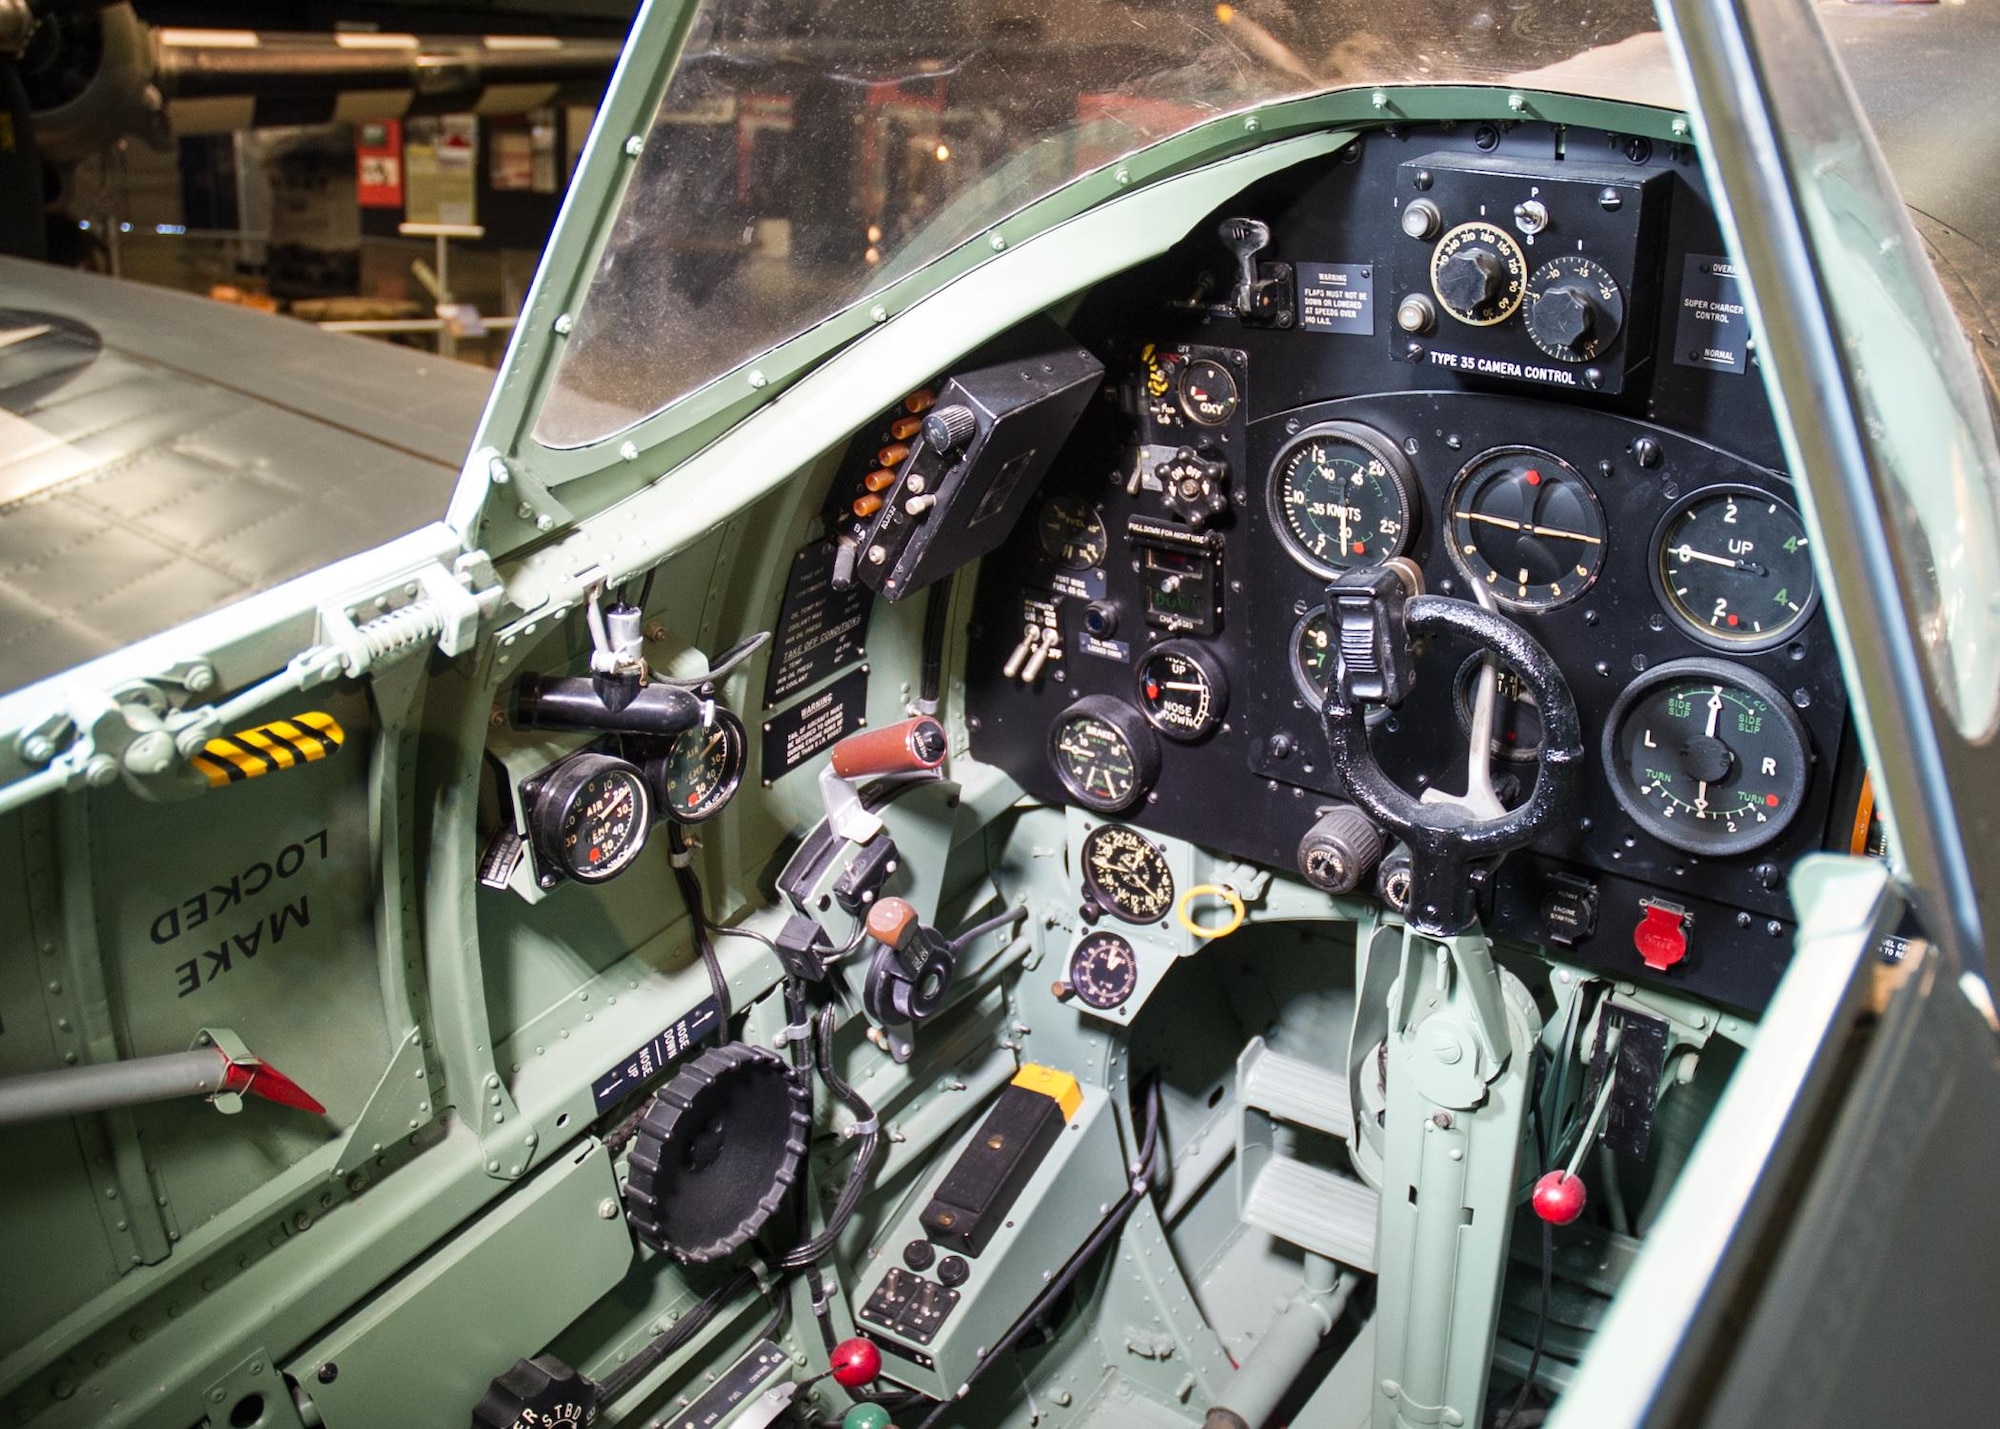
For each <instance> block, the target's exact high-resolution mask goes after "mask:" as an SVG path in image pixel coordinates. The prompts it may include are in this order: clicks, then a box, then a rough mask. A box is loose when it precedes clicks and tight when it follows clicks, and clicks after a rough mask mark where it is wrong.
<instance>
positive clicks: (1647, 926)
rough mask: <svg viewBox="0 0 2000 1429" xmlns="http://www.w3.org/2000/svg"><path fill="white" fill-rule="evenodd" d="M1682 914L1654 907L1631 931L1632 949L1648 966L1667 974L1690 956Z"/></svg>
mask: <svg viewBox="0 0 2000 1429" xmlns="http://www.w3.org/2000/svg"><path fill="white" fill-rule="evenodd" d="M1681 916H1682V915H1681V914H1679V913H1678V912H1676V911H1674V910H1673V909H1671V908H1663V907H1661V906H1660V905H1659V904H1657V903H1656V904H1654V905H1653V906H1652V907H1650V908H1648V909H1647V910H1646V916H1645V917H1643V918H1641V919H1640V920H1639V926H1638V927H1636V928H1634V929H1633V930H1632V946H1633V947H1635V948H1637V949H1638V950H1639V956H1640V957H1641V958H1643V959H1644V960H1645V963H1646V966H1647V967H1649V968H1653V969H1655V970H1657V971H1659V972H1665V971H1666V970H1667V969H1668V968H1670V967H1672V966H1673V965H1674V964H1675V963H1677V962H1679V961H1680V960H1681V959H1682V958H1684V957H1686V956H1687V955H1688V940H1687V934H1686V933H1685V932H1684V931H1682V927H1681Z"/></svg>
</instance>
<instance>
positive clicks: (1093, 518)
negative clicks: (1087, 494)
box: [1035, 496, 1110, 571]
mask: <svg viewBox="0 0 2000 1429" xmlns="http://www.w3.org/2000/svg"><path fill="white" fill-rule="evenodd" d="M1035 537H1036V539H1037V540H1039V541H1040V542H1041V543H1042V554H1043V555H1045V556H1047V557H1048V558H1049V559H1050V560H1052V561H1054V562H1055V563H1056V564H1057V565H1059V566H1061V567H1062V568H1063V569H1064V570H1066V571H1087V570H1089V569H1090V568H1091V567H1092V566H1096V565H1102V564H1103V563H1104V553H1105V551H1106V550H1107V549H1108V548H1109V545H1110V543H1109V541H1108V540H1107V539H1106V537H1105V534H1104V518H1103V517H1101V516H1099V515H1098V514H1097V508H1096V507H1095V506H1092V505H1091V504H1090V503H1089V502H1088V501H1085V500H1084V499H1083V498H1082V497H1080V496H1058V497H1056V498H1054V499H1053V500H1052V501H1050V502H1048V504H1047V505H1045V506H1043V507H1042V514H1041V516H1040V518H1039V519H1038V520H1037V521H1036V522H1035Z"/></svg>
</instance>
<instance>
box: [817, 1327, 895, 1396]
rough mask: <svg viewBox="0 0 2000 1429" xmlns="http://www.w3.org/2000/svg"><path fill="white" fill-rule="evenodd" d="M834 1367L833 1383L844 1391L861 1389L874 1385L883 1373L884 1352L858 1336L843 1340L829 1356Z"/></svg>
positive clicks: (871, 1342)
mask: <svg viewBox="0 0 2000 1429" xmlns="http://www.w3.org/2000/svg"><path fill="white" fill-rule="evenodd" d="M827 1359H828V1360H829V1362H831V1364H832V1365H833V1382H834V1383H835V1384H837V1385H839V1386H840V1387H841V1388H842V1389H859V1388H860V1387H861V1386H862V1385H864V1384H873V1383H874V1382H875V1377H876V1376H877V1375H879V1374H881V1373H882V1352H881V1351H880V1350H878V1349H876V1348H875V1345H874V1342H873V1341H871V1340H864V1339H863V1338H861V1336H859V1335H856V1336H855V1337H854V1338H853V1339H851V1340H842V1341H841V1342H840V1343H839V1344H837V1345H835V1346H834V1347H833V1352H832V1353H831V1354H829V1355H828V1356H827Z"/></svg>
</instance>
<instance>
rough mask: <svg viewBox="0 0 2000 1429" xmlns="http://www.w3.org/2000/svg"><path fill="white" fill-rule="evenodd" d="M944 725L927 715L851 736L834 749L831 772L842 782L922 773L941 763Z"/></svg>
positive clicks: (943, 749)
mask: <svg viewBox="0 0 2000 1429" xmlns="http://www.w3.org/2000/svg"><path fill="white" fill-rule="evenodd" d="M945 752H946V751H945V734H944V726H943V725H942V724H939V723H938V722H937V720H935V719H933V718H932V717H931V716H929V715H918V716H916V717H915V718H914V719H906V720H903V721H901V722H899V723H897V724H885V725H883V726H882V727H881V728H880V729H871V730H869V731H868V732H867V733H865V734H850V735H849V736H848V737H847V738H845V739H843V740H841V741H840V743H838V744H836V745H835V746H834V747H833V772H834V773H835V774H838V775H839V776H840V777H841V778H843V779H867V778H870V777H871V776H874V775H877V774H921V773H923V772H924V771H925V770H927V769H935V768H937V767H938V766H939V765H940V764H942V763H944V756H945Z"/></svg>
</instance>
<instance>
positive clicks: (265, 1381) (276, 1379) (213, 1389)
mask: <svg viewBox="0 0 2000 1429" xmlns="http://www.w3.org/2000/svg"><path fill="white" fill-rule="evenodd" d="M202 1408H203V1409H204V1410H205V1411H206V1413H207V1419H206V1421H205V1422H206V1423H207V1424H208V1426H209V1429H226V1426H229V1425H233V1424H255V1425H257V1426H258V1429H305V1421H304V1420H303V1419H301V1418H300V1417H299V1408H298V1405H297V1404H295V1403H293V1402H292V1391H291V1387H290V1386H289V1385H287V1384H286V1383H285V1377H284V1376H283V1375H281V1374H280V1373H278V1369H277V1366H276V1365H274V1364H273V1363H272V1362H271V1357H270V1356H269V1355H267V1354H265V1353H264V1352H263V1351H262V1350H261V1349H259V1350H253V1351H252V1352H251V1353H250V1354H249V1355H247V1356H245V1357H244V1358H243V1359H242V1360H240V1361H238V1363H237V1365H236V1367H235V1368H234V1369H232V1370H230V1371H229V1372H228V1373H227V1374H225V1375H223V1376H222V1377H221V1378H220V1379H218V1380H216V1381H215V1382H214V1383H213V1384H211V1385H209V1387H208V1388H207V1389H206V1390H205V1391H203V1393H202Z"/></svg>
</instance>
